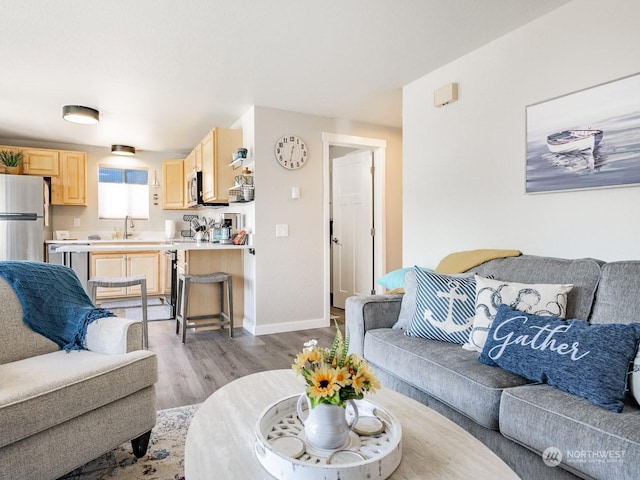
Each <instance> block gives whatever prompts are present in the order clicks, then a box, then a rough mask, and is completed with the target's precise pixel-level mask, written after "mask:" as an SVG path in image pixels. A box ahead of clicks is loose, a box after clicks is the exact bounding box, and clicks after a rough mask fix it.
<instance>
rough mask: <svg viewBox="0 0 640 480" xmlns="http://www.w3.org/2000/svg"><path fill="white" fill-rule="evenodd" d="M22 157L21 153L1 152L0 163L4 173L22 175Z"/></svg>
mask: <svg viewBox="0 0 640 480" xmlns="http://www.w3.org/2000/svg"><path fill="white" fill-rule="evenodd" d="M23 157H24V155H23V154H22V152H21V151H13V150H2V151H0V163H1V164H2V165H3V166H4V170H5V172H6V173H12V174H14V175H19V174H20V173H22V159H23Z"/></svg>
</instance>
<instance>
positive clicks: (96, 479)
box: [58, 405, 200, 480]
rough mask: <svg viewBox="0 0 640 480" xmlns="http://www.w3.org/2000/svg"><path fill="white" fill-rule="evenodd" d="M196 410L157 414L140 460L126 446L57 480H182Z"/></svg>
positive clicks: (176, 410) (166, 411)
mask: <svg viewBox="0 0 640 480" xmlns="http://www.w3.org/2000/svg"><path fill="white" fill-rule="evenodd" d="M199 406H200V405H187V406H186V407H177V408H170V409H167V410H160V411H158V418H157V421H156V426H155V427H154V428H153V430H152V432H151V439H150V440H149V448H148V449H147V454H146V455H145V456H144V457H142V458H136V457H135V456H134V455H133V452H132V450H131V443H130V442H127V443H125V444H123V445H120V446H119V447H118V448H115V449H114V450H112V451H110V452H108V453H105V454H104V455H103V456H101V457H99V458H97V459H95V460H93V461H92V462H89V463H87V464H86V465H83V466H82V467H80V468H77V469H76V470H74V471H73V472H71V473H68V474H67V475H65V476H64V477H61V478H60V479H58V480H137V479H148V480H184V443H185V439H186V436H187V429H188V428H189V423H190V422H191V418H193V414H194V413H195V412H196V410H198V407H199Z"/></svg>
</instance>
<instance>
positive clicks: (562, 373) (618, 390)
mask: <svg viewBox="0 0 640 480" xmlns="http://www.w3.org/2000/svg"><path fill="white" fill-rule="evenodd" d="M639 341H640V324H637V323H635V324H623V323H609V324H590V323H588V322H586V321H584V320H563V319H561V318H558V317H548V316H547V317H543V316H540V315H533V314H529V313H524V312H521V311H518V310H515V309H514V308H512V307H510V306H508V305H502V306H500V308H499V309H498V312H497V313H496V317H495V319H494V320H493V323H492V324H491V328H490V329H489V335H488V337H487V341H486V343H485V344H484V348H483V349H482V353H481V354H480V357H479V360H480V361H481V362H482V363H484V364H486V365H497V366H499V367H501V368H503V369H505V370H508V371H510V372H513V373H516V374H518V375H522V376H523V377H525V378H527V379H529V380H534V381H538V382H543V383H548V384H549V385H553V386H554V387H558V388H559V389H561V390H564V391H565V392H569V393H573V394H574V395H578V396H580V397H582V398H585V399H587V400H589V401H590V402H592V403H594V404H596V405H599V406H601V407H603V408H606V409H607V410H610V411H612V412H616V413H618V412H620V411H622V407H623V406H624V401H623V399H624V395H625V390H626V386H627V373H628V371H629V364H630V362H631V361H632V360H633V358H634V357H635V355H636V350H637V349H638V342H639Z"/></svg>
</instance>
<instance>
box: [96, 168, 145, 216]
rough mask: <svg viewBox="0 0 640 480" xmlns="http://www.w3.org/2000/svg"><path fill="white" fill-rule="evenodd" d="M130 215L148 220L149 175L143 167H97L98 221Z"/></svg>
mask: <svg viewBox="0 0 640 480" xmlns="http://www.w3.org/2000/svg"><path fill="white" fill-rule="evenodd" d="M127 215H129V216H130V217H133V218H135V219H139V220H148V219H149V172H148V171H147V169H143V168H117V167H109V166H99V167H98V218H101V219H122V218H125V217H126V216H127Z"/></svg>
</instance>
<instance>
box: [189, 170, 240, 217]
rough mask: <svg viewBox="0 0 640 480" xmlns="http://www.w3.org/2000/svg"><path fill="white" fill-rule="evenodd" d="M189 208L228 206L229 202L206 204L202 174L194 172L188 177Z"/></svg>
mask: <svg viewBox="0 0 640 480" xmlns="http://www.w3.org/2000/svg"><path fill="white" fill-rule="evenodd" d="M185 188H186V189H187V206H188V207H190V208H198V207H215V206H226V205H229V202H205V201H204V199H203V198H202V172H193V173H191V174H190V175H189V176H187V181H186V185H185Z"/></svg>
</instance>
